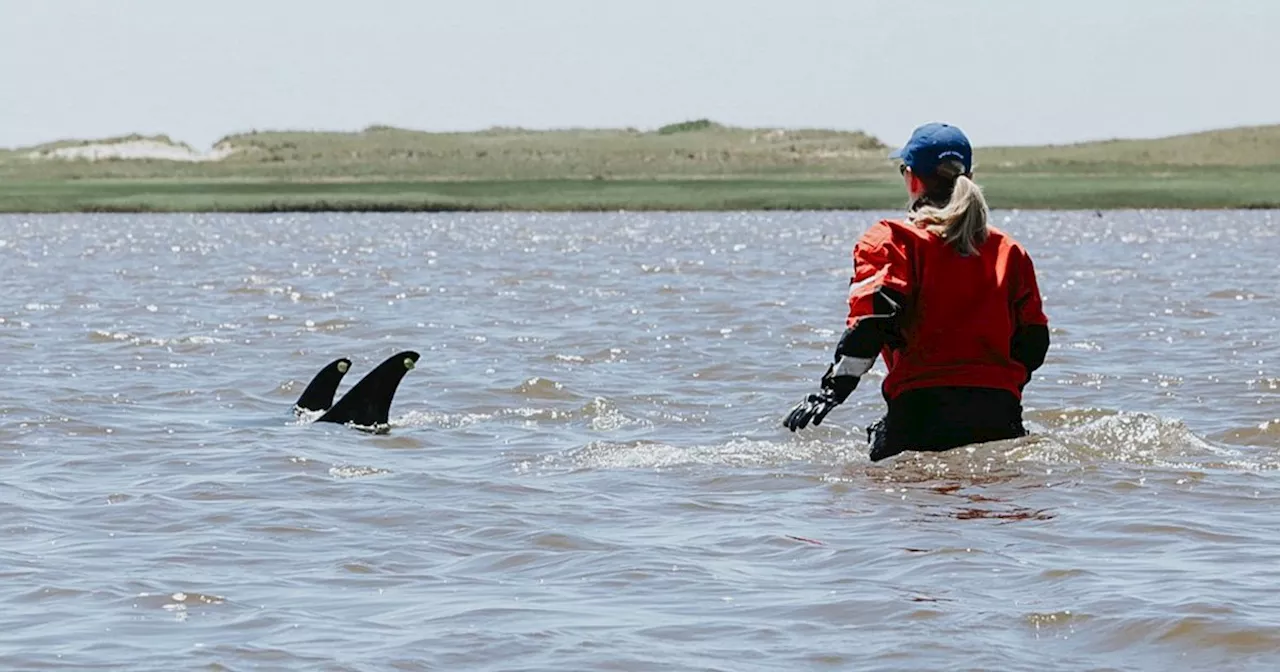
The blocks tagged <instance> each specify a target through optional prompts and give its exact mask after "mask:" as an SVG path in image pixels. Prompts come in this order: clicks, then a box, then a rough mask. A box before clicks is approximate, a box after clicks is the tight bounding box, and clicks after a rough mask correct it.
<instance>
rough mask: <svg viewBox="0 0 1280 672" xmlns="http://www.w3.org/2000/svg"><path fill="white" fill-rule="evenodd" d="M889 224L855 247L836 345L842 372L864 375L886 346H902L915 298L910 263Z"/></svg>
mask: <svg viewBox="0 0 1280 672" xmlns="http://www.w3.org/2000/svg"><path fill="white" fill-rule="evenodd" d="M892 234H893V232H892V229H891V228H889V226H888V225H886V224H883V223H881V224H877V225H876V226H874V227H872V228H871V229H870V230H869V231H868V232H867V233H866V234H865V235H863V237H862V239H861V240H859V241H858V243H857V245H855V246H854V248H853V277H852V278H850V280H849V316H848V318H847V319H846V320H845V327H846V328H845V332H844V335H843V336H842V337H841V338H840V343H839V345H837V346H836V352H835V363H836V369H837V373H838V374H843V375H857V376H861V375H863V374H865V373H866V372H867V371H869V370H870V369H871V366H872V365H873V364H875V359H876V356H877V355H878V354H879V353H880V351H881V350H882V349H883V348H884V347H885V346H889V347H898V346H900V345H901V342H902V335H901V329H900V327H899V320H900V319H901V318H902V317H903V316H905V313H906V311H907V310H908V308H909V301H910V297H911V295H912V289H913V288H912V282H911V277H912V273H911V262H910V258H909V257H908V253H907V251H906V249H904V246H903V245H902V244H901V243H900V242H898V241H895V240H894V239H893V235H892Z"/></svg>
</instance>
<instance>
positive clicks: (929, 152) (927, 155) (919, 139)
mask: <svg viewBox="0 0 1280 672" xmlns="http://www.w3.org/2000/svg"><path fill="white" fill-rule="evenodd" d="M889 158H891V159H902V162H903V163H905V164H907V167H908V168H910V169H911V172H913V173H915V174H917V175H932V174H933V173H935V172H937V170H938V164H940V163H942V162H943V161H945V160H947V159H955V160H956V161H959V162H960V163H963V164H964V172H966V173H968V172H970V171H972V170H973V147H971V146H970V145H969V138H967V137H965V134H964V131H962V130H960V129H959V128H957V127H955V126H952V125H951V124H943V123H938V122H934V123H931V124H925V125H923V126H921V127H919V128H917V129H916V130H915V131H914V132H913V133H912V134H911V139H910V140H907V144H905V145H903V147H902V149H899V150H898V151H896V152H894V153H892V154H890V155H889Z"/></svg>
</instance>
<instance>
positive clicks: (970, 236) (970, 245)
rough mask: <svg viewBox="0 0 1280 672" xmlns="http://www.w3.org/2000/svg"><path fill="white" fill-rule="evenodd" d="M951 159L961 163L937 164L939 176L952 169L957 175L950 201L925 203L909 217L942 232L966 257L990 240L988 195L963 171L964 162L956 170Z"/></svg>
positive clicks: (939, 232)
mask: <svg viewBox="0 0 1280 672" xmlns="http://www.w3.org/2000/svg"><path fill="white" fill-rule="evenodd" d="M951 163H955V164H957V166H959V162H955V161H947V162H944V163H943V165H941V166H939V167H938V168H939V170H938V173H939V175H938V176H939V177H942V178H946V177H950V176H949V175H947V173H949V172H952V171H954V175H955V178H954V179H955V183H954V184H955V186H954V187H953V188H952V189H951V197H950V198H949V199H948V200H947V204H946V205H945V206H943V207H941V208H939V207H937V206H934V205H931V204H928V203H926V204H924V205H922V206H921V207H920V208H918V209H916V210H915V211H914V212H912V213H911V214H910V215H909V216H908V218H907V219H908V221H910V222H911V223H912V224H914V225H916V226H917V227H919V228H922V229H924V230H926V231H928V232H929V233H932V234H934V235H936V236H940V237H941V238H942V239H943V240H944V241H946V243H947V244H948V245H950V246H951V247H953V248H955V250H956V251H957V252H959V253H960V254H961V255H963V256H966V257H967V256H970V255H976V254H978V247H979V246H980V245H982V243H984V242H986V240H987V199H986V198H985V197H983V195H982V187H979V186H978V184H977V183H976V182H974V181H973V180H972V179H970V178H969V177H968V176H967V175H963V174H961V173H963V170H964V168H963V166H959V170H956V167H957V166H951V165H947V164H951ZM948 169H949V170H948Z"/></svg>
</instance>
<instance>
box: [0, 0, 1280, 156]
mask: <svg viewBox="0 0 1280 672" xmlns="http://www.w3.org/2000/svg"><path fill="white" fill-rule="evenodd" d="M1277 68H1280V1H1277V0H1212V1H1210V0H1052V1H1051V0H986V1H984V0H964V1H961V0H910V1H903V0H843V1H842V0H777V1H772V2H770V1H764V0H451V1H445V0H419V1H414V0H0V147H14V146H22V145H30V144H35V143H39V142H45V141H50V140H55V139H62V138H73V137H74V138H91V137H103V136H108V135H119V134H126V133H135V132H136V133H145V134H154V133H168V134H169V135H171V136H173V137H174V138H175V139H177V140H183V141H186V142H190V143H191V144H193V145H195V146H196V147H198V148H207V147H208V146H209V145H211V144H212V143H213V142H214V141H215V140H217V139H218V138H219V137H221V136H223V135H226V134H228V133H234V132H241V131H247V130H250V129H332V130H358V129H361V128H363V127H365V126H368V125H369V124H373V123H382V124H392V125H396V126H404V127H408V128H415V129H422V130H474V129H481V128H486V127H489V126H496V125H502V126H524V127H528V128H557V127H568V126H590V127H623V126H635V127H639V128H654V127H657V126H659V125H662V124H665V123H670V122H675V121H682V120H686V119H694V118H701V117H709V118H711V119H714V120H716V121H720V122H723V123H728V124H733V125H741V126H765V127H772V126H782V127H828V128H841V129H862V130H866V131H868V132H870V133H872V134H874V135H876V136H878V137H880V138H881V139H882V140H884V141H885V142H887V143H889V144H891V145H896V144H901V142H902V141H903V140H905V139H906V137H907V135H908V134H909V133H910V131H911V129H912V128H913V127H914V126H916V125H917V124H919V123H923V122H926V121H933V120H939V121H948V122H951V123H955V124H958V125H960V126H961V127H962V128H964V129H965V131H966V132H968V134H969V135H970V137H971V138H972V139H973V141H974V142H975V144H978V145H994V144H1032V143H1034V144H1038V143H1050V142H1057V143H1061V142H1074V141H1080V140H1089V139H1102V138H1112V137H1154V136H1161V135H1168V134H1174V133H1182V132H1189V131H1196V130H1205V129H1211V128H1221V127H1227V126H1237V125H1244V124H1267V123H1280V84H1277V81H1280V80H1278V79H1277V74H1276V73H1277Z"/></svg>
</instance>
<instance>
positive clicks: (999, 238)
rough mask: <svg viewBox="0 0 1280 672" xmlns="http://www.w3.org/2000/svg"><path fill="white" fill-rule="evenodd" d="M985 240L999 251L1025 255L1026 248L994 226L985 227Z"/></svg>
mask: <svg viewBox="0 0 1280 672" xmlns="http://www.w3.org/2000/svg"><path fill="white" fill-rule="evenodd" d="M987 240H988V241H990V242H992V243H995V244H996V246H998V247H999V248H1000V249H1004V250H1008V251H1010V252H1014V253H1017V254H1021V255H1026V254H1027V248H1025V247H1023V245H1022V243H1019V242H1018V240H1017V239H1016V238H1014V237H1013V236H1011V235H1009V234H1008V233H1006V232H1004V231H1002V230H1000V229H999V228H997V227H994V226H990V225H988V226H987Z"/></svg>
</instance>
